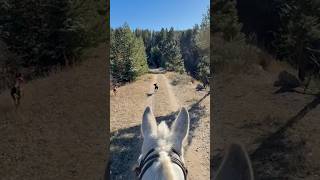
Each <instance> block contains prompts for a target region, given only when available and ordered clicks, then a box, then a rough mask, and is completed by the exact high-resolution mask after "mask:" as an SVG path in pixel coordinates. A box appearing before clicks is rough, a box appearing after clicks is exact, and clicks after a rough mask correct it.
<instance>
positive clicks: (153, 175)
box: [142, 162, 184, 180]
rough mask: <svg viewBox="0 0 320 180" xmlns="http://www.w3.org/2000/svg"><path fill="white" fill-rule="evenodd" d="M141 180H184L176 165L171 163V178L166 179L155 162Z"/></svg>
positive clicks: (180, 170)
mask: <svg viewBox="0 0 320 180" xmlns="http://www.w3.org/2000/svg"><path fill="white" fill-rule="evenodd" d="M142 180H184V174H183V171H182V169H181V168H180V167H179V166H178V165H177V164H174V163H172V176H171V177H168V176H167V175H166V174H165V173H164V172H163V171H162V167H160V165H159V162H155V163H153V165H152V166H151V167H150V168H149V169H148V170H147V171H146V173H145V174H144V175H143V177H142Z"/></svg>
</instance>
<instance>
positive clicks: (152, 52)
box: [110, 10, 210, 84]
mask: <svg viewBox="0 0 320 180" xmlns="http://www.w3.org/2000/svg"><path fill="white" fill-rule="evenodd" d="M209 19H210V18H209V10H208V11H207V13H206V14H205V16H204V17H203V20H202V23H201V24H200V26H199V25H195V26H194V27H193V28H192V29H188V30H185V31H176V30H174V29H173V28H170V29H164V28H162V29H161V30H160V31H150V30H147V29H146V30H143V29H135V30H133V31H131V30H130V28H129V25H128V24H124V25H123V26H122V27H120V28H116V29H111V58H110V60H111V64H112V65H111V73H112V77H113V79H114V81H115V82H130V81H132V80H135V78H136V77H138V76H139V75H141V74H143V73H145V72H147V70H148V67H150V68H159V67H162V68H164V69H166V70H167V71H175V72H179V73H185V72H187V73H189V74H190V75H192V76H193V77H194V78H196V79H199V80H201V81H202V82H203V83H206V84H208V78H209V76H210V57H209V55H210V21H209Z"/></svg>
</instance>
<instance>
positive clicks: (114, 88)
mask: <svg viewBox="0 0 320 180" xmlns="http://www.w3.org/2000/svg"><path fill="white" fill-rule="evenodd" d="M117 88H118V87H117V86H114V87H113V94H114V95H115V96H117Z"/></svg>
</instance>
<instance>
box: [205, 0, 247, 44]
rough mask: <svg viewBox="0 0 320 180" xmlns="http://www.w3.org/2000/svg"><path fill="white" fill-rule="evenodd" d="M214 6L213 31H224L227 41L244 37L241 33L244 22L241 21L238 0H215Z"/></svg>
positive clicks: (223, 34)
mask: <svg viewBox="0 0 320 180" xmlns="http://www.w3.org/2000/svg"><path fill="white" fill-rule="evenodd" d="M212 7H213V9H212V11H213V12H214V13H213V16H212V21H213V25H212V28H213V29H212V31H213V32H214V33H222V36H223V38H224V39H225V40H227V41H231V40H234V39H239V38H240V39H242V38H243V37H244V36H243V34H242V33H241V28H242V24H241V23H239V18H238V14H237V9H236V1H235V0H215V1H213V6H212ZM209 17H210V16H209Z"/></svg>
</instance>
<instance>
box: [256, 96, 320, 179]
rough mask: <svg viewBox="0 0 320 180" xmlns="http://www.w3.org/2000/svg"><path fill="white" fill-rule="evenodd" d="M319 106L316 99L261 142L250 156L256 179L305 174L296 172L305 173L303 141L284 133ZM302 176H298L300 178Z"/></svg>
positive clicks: (319, 98)
mask: <svg viewBox="0 0 320 180" xmlns="http://www.w3.org/2000/svg"><path fill="white" fill-rule="evenodd" d="M319 104H320V97H316V98H315V99H314V100H313V101H312V102H310V103H309V104H307V105H306V106H305V107H304V108H303V109H302V110H301V111H299V112H298V114H297V115H295V116H293V117H292V118H290V119H289V120H288V121H287V122H286V123H285V124H284V125H283V126H281V127H280V128H279V129H278V130H277V131H276V132H274V133H272V134H270V135H269V136H268V137H267V138H265V139H263V140H262V142H261V144H260V145H259V146H258V148H257V149H256V150H255V151H254V152H253V153H252V154H251V159H252V161H253V166H254V169H255V170H256V172H255V173H256V177H257V178H258V179H263V180H269V179H270V180H271V179H279V178H280V179H284V178H288V177H289V176H290V174H291V175H292V174H297V173H307V172H299V171H297V169H302V171H305V170H304V168H303V166H304V163H303V162H304V160H305V158H304V150H305V140H304V139H301V138H297V139H289V138H288V137H287V136H286V132H287V130H288V129H289V128H291V127H292V126H293V125H295V124H296V123H298V122H299V120H301V119H302V118H303V117H304V116H305V115H306V114H307V113H308V112H310V111H311V110H313V109H315V108H316V107H317V106H318V105H319ZM304 175H305V174H299V176H302V177H303V176H304Z"/></svg>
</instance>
